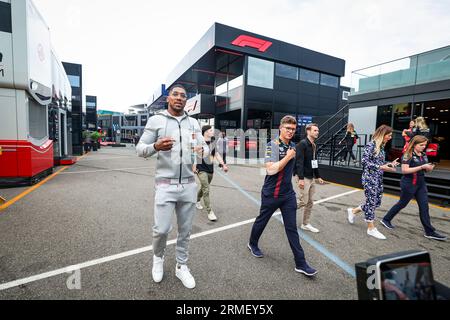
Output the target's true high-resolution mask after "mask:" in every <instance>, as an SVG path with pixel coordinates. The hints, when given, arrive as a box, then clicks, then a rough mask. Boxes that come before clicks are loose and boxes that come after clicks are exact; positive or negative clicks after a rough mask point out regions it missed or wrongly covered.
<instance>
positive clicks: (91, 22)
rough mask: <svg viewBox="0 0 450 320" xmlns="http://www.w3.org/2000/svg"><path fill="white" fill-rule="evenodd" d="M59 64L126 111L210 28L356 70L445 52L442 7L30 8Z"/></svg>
mask: <svg viewBox="0 0 450 320" xmlns="http://www.w3.org/2000/svg"><path fill="white" fill-rule="evenodd" d="M33 1H34V3H35V4H36V6H37V7H38V9H39V11H40V12H41V13H42V15H43V16H44V19H45V20H46V22H47V24H48V25H49V27H50V30H51V35H52V42H53V45H54V47H55V49H56V52H57V54H58V56H59V58H60V59H61V60H63V61H69V62H74V63H81V64H83V81H84V85H83V87H84V95H86V94H87V95H96V96H97V97H98V105H99V108H100V109H107V110H116V111H126V110H127V108H128V107H129V106H132V105H135V104H141V103H146V102H147V101H148V99H149V97H150V95H151V94H152V92H153V90H154V89H156V88H157V87H158V86H159V85H161V84H162V83H164V82H165V80H166V78H167V76H168V74H169V73H170V71H172V69H173V68H174V67H175V66H176V65H177V64H178V62H179V61H180V60H181V59H182V58H183V56H184V55H185V54H186V53H187V52H188V51H189V50H190V49H191V48H192V47H193V45H194V44H195V43H197V41H198V40H199V39H200V38H201V37H202V35H203V34H204V33H205V32H206V31H207V30H208V29H209V28H210V27H211V25H212V24H213V23H214V22H219V23H223V24H226V25H230V26H233V27H236V28H240V29H244V30H247V31H251V32H254V33H257V34H261V35H264V36H268V37H271V38H275V39H278V40H282V41H285V42H289V43H292V44H295V45H298V46H302V47H305V48H308V49H311V50H315V51H319V52H323V53H326V54H329V55H332V56H335V57H338V58H342V59H344V60H346V66H347V67H346V77H345V78H343V79H342V84H343V85H347V86H350V85H351V72H352V71H353V70H357V69H360V68H363V67H367V66H371V65H374V64H378V63H382V62H386V61H390V60H394V59H397V58H402V57H405V56H409V55H412V54H415V53H419V52H423V51H428V50H431V49H435V48H438V47H442V46H447V45H450V1H449V0H377V1H373V0H226V1H214V0H190V1H186V0H184V1H179V0H172V1H150V0H127V1H124V0H120V1H119V0H60V1H57V0H33Z"/></svg>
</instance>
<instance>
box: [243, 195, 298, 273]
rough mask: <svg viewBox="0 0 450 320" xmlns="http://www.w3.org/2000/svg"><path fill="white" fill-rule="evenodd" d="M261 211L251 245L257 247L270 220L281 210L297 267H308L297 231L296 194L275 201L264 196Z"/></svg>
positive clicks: (254, 228) (251, 237) (251, 236)
mask: <svg viewBox="0 0 450 320" xmlns="http://www.w3.org/2000/svg"><path fill="white" fill-rule="evenodd" d="M261 200H262V201H261V211H260V215H259V217H258V218H256V221H255V224H254V225H253V229H252V233H251V235H250V245H252V246H255V247H257V246H258V242H259V239H260V238H261V235H262V233H263V231H264V229H265V228H266V226H267V223H269V220H270V218H271V217H272V215H273V214H274V212H275V211H276V210H277V209H280V210H281V213H282V216H283V221H284V229H285V231H286V235H287V237H288V240H289V245H290V246H291V250H292V252H293V254H294V259H295V265H296V267H297V268H302V267H304V266H305V265H306V260H305V253H304V252H303V248H302V246H301V245H300V237H299V235H298V230H297V200H296V198H295V193H293V194H292V195H291V196H288V197H284V198H278V199H275V198H273V197H265V196H264V195H262V199H261Z"/></svg>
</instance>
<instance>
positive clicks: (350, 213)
mask: <svg viewBox="0 0 450 320" xmlns="http://www.w3.org/2000/svg"><path fill="white" fill-rule="evenodd" d="M347 213H348V222H349V223H350V224H354V223H355V218H356V216H355V214H354V213H353V209H352V208H348V209H347Z"/></svg>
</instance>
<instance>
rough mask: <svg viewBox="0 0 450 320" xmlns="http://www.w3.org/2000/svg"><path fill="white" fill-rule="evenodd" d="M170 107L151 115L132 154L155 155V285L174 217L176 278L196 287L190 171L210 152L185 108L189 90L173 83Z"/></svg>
mask: <svg viewBox="0 0 450 320" xmlns="http://www.w3.org/2000/svg"><path fill="white" fill-rule="evenodd" d="M167 102H168V104H169V108H168V110H167V111H162V112H160V113H158V114H156V115H155V116H153V117H151V118H150V119H149V121H148V123H147V126H146V128H145V131H144V134H143V136H142V137H141V140H140V141H139V143H138V145H137V147H136V150H137V153H138V155H139V156H140V157H144V158H147V157H151V156H153V155H154V154H156V153H157V154H158V158H157V163H156V174H155V207H154V227H153V251H154V257H153V269H152V276H153V280H154V281H155V282H156V283H159V282H161V281H162V279H163V275H164V253H165V249H166V245H167V236H168V234H169V232H170V231H171V229H172V216H173V213H174V212H175V213H176V216H177V224H178V239H177V246H176V259H177V266H176V270H175V274H176V276H177V278H179V279H180V280H181V281H182V283H183V285H184V286H185V287H187V288H189V289H193V288H195V279H194V277H193V276H192V274H191V272H190V270H189V268H188V267H187V262H188V256H189V254H188V246H189V240H190V234H191V229H192V220H193V218H194V214H195V212H196V210H195V203H196V197H197V184H196V183H195V178H194V172H193V171H192V166H193V161H195V158H196V156H197V153H200V154H201V152H202V150H203V146H204V147H205V149H206V150H207V151H206V150H205V152H209V150H208V147H207V146H206V145H205V142H204V140H203V136H202V133H201V131H200V126H199V124H198V122H197V120H195V119H193V118H190V117H188V115H187V114H186V113H185V111H184V108H185V106H186V102H187V92H186V89H185V88H184V87H183V86H180V85H175V86H173V87H172V88H171V89H170V91H169V96H168V98H167Z"/></svg>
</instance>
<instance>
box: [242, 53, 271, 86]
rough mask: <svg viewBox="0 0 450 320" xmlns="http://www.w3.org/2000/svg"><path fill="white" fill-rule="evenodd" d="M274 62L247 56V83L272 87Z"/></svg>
mask: <svg viewBox="0 0 450 320" xmlns="http://www.w3.org/2000/svg"><path fill="white" fill-rule="evenodd" d="M274 69H275V63H273V62H270V61H266V60H262V59H257V58H253V57H249V58H248V85H249V86H255V87H261V88H267V89H273V80H274V79H273V78H274V71H275V70H274Z"/></svg>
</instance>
